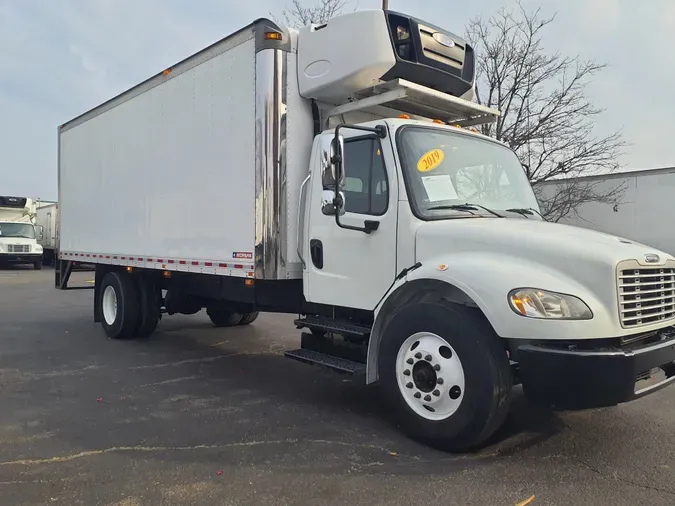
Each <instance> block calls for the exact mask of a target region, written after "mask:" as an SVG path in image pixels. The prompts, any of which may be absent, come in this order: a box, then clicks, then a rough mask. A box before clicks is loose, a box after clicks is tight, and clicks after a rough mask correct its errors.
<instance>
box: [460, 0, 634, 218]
mask: <svg viewBox="0 0 675 506" xmlns="http://www.w3.org/2000/svg"><path fill="white" fill-rule="evenodd" d="M554 20H555V16H552V17H548V18H544V17H542V16H541V13H540V9H537V10H535V11H534V12H527V11H526V10H525V9H524V7H523V6H522V4H521V3H520V2H518V6H517V8H516V9H507V8H502V9H501V10H499V11H498V13H497V14H496V15H494V16H492V17H490V18H488V19H484V18H482V17H476V18H473V19H471V20H470V21H469V24H468V26H467V29H466V31H467V38H468V40H469V41H470V42H471V43H472V44H473V47H474V48H475V50H476V72H477V86H476V92H477V100H478V102H480V103H481V104H483V105H487V106H489V107H494V108H496V109H499V110H500V111H501V115H500V117H499V118H498V120H497V122H496V123H493V124H489V125H484V126H483V127H482V129H483V133H485V134H487V135H490V136H493V137H496V138H497V139H499V140H502V141H504V142H506V143H507V144H508V145H509V146H510V147H511V148H512V149H514V150H515V152H516V153H517V155H518V157H519V158H520V160H521V162H522V163H523V166H524V170H525V172H526V174H527V177H528V178H529V179H530V181H531V182H532V184H533V187H534V189H535V192H536V193H537V197H538V199H539V200H540V203H541V207H542V211H543V213H544V214H545V215H546V217H547V219H549V220H552V221H558V220H559V219H561V218H562V217H564V216H565V215H568V214H570V213H574V212H575V210H576V209H577V208H578V206H580V205H581V204H584V203H586V202H606V203H608V204H615V203H617V202H618V201H619V199H620V198H621V197H622V195H623V190H622V188H615V189H611V190H609V191H608V190H606V189H602V188H601V187H600V186H599V185H597V184H593V183H589V182H586V181H585V180H583V179H582V180H579V181H574V180H573V181H569V182H567V183H565V184H564V185H562V186H561V187H559V191H558V192H557V193H555V194H553V195H543V193H542V192H541V191H540V188H538V187H537V186H538V183H541V182H543V181H550V180H553V179H557V178H560V177H565V178H576V177H578V176H582V175H590V174H593V173H606V172H613V171H616V170H617V169H618V168H619V166H620V165H619V163H618V158H619V156H620V155H621V153H622V149H623V148H624V146H625V143H624V141H623V139H622V135H621V131H617V132H615V133H612V134H610V135H607V136H597V135H596V134H595V132H594V118H595V117H597V115H598V114H600V113H601V112H602V109H600V108H598V107H596V106H595V105H594V104H593V103H592V102H591V101H590V100H589V99H588V97H587V96H586V86H587V85H588V83H589V81H590V79H591V78H592V77H593V76H594V75H596V74H597V73H598V72H600V71H601V70H602V69H604V67H605V65H603V64H600V63H596V62H594V61H583V60H581V59H580V58H579V57H574V58H571V57H566V56H563V55H561V54H560V53H558V52H554V53H548V52H547V51H546V50H545V49H544V46H543V44H542V32H543V31H544V29H545V28H546V27H547V26H548V25H549V24H551V23H552V22H553V21H554ZM547 193H548V192H547Z"/></svg>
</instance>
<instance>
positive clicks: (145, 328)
mask: <svg viewBox="0 0 675 506" xmlns="http://www.w3.org/2000/svg"><path fill="white" fill-rule="evenodd" d="M97 303H98V308H99V315H100V317H101V324H102V325H103V329H104V330H105V333H106V334H107V335H108V337H110V338H111V339H128V338H133V337H136V338H139V337H140V338H144V337H148V336H150V335H151V334H152V333H153V332H154V331H155V329H156V328H157V324H158V323H159V320H160V317H161V305H162V302H161V291H160V289H159V287H158V286H157V285H156V284H155V283H154V282H153V280H152V279H151V278H148V277H144V276H131V275H128V274H126V273H124V272H117V271H113V272H109V273H107V274H106V275H105V276H104V277H103V280H102V282H101V286H100V289H99V296H98V302H97ZM207 314H208V315H209V318H210V319H211V321H212V322H213V324H214V325H215V326H216V327H232V326H235V325H250V324H251V323H253V322H254V321H255V320H256V319H257V318H258V312H252V313H243V314H242V313H237V312H234V311H232V310H230V309H228V308H226V307H222V306H213V307H209V308H208V309H207Z"/></svg>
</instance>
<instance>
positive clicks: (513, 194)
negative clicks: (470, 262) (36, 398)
mask: <svg viewBox="0 0 675 506" xmlns="http://www.w3.org/2000/svg"><path fill="white" fill-rule="evenodd" d="M398 149H399V154H400V157H401V162H402V165H403V171H404V177H405V180H406V184H407V185H408V198H409V199H410V204H411V206H412V209H413V212H414V213H415V214H416V215H417V216H418V217H419V218H421V219H424V220H436V219H444V218H460V217H468V216H473V217H476V216H491V217H494V216H495V214H494V213H493V212H496V213H499V214H500V215H503V216H508V217H516V216H518V217H520V218H523V217H524V214H526V213H523V210H528V209H534V210H535V211H537V212H538V211H539V205H538V203H537V199H536V197H535V196H534V192H533V191H532V187H531V186H530V183H529V181H528V180H527V177H526V176H525V172H524V171H523V167H522V165H521V164H520V161H519V160H518V157H517V156H516V155H515V153H514V152H513V151H511V150H510V149H509V148H507V147H505V146H502V145H500V144H498V143H497V142H493V141H490V140H487V139H483V138H480V137H478V136H473V134H472V135H468V134H466V133H461V132H453V131H450V130H445V129H439V128H429V127H416V126H408V127H403V128H402V129H401V130H400V133H399V135H398ZM464 204H469V206H466V205H464ZM490 211H493V212H490ZM514 211H520V213H517V212H514ZM528 217H530V218H534V219H538V214H537V213H529V214H528Z"/></svg>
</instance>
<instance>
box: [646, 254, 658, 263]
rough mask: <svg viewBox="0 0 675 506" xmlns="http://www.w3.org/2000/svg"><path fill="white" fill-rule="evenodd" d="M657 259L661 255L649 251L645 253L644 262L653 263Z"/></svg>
mask: <svg viewBox="0 0 675 506" xmlns="http://www.w3.org/2000/svg"><path fill="white" fill-rule="evenodd" d="M659 260H661V257H659V256H658V255H657V254H655V253H649V254H647V255H645V262H647V263H648V264H655V263H656V262H658V261H659Z"/></svg>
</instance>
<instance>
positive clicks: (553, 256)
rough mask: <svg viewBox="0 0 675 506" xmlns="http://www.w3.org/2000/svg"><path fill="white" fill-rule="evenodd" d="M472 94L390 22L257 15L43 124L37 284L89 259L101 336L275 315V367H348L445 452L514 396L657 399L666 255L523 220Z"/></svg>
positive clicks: (588, 403)
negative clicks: (47, 179) (286, 345)
mask: <svg viewBox="0 0 675 506" xmlns="http://www.w3.org/2000/svg"><path fill="white" fill-rule="evenodd" d="M474 82H475V62H474V53H473V49H472V48H471V46H470V44H468V43H467V42H466V41H464V40H462V39H460V38H459V37H457V36H456V35H454V34H452V33H450V32H448V31H446V30H443V29H442V28H438V27H436V26H434V25H432V24H431V23H427V22H424V21H420V20H418V19H415V18H413V17H410V16H406V15H403V14H399V13H394V12H389V11H370V10H365V11H357V12H354V13H351V14H346V15H343V16H338V17H335V18H333V19H331V20H330V21H329V22H328V23H325V24H321V25H312V26H308V27H305V28H302V29H300V30H294V29H289V28H286V27H283V26H279V25H277V24H275V23H273V22H272V21H269V20H266V19H260V20H257V21H255V22H254V23H252V24H251V25H249V26H247V27H245V28H243V29H241V30H240V31H238V32H236V33H234V34H233V35H230V36H229V37H227V38H225V39H223V40H221V41H219V42H217V43H215V44H214V45H212V46H210V47H208V48H206V49H204V50H203V51H201V52H199V53H197V54H195V55H193V56H191V57H189V58H187V59H186V60H184V61H182V62H180V63H178V64H176V65H175V66H173V67H171V68H167V69H165V70H164V71H163V72H160V73H159V74H157V75H155V76H154V77H152V78H150V79H148V80H147V81H145V82H143V83H140V84H139V85H137V86H135V87H134V88H131V89H130V90H128V91H126V92H124V93H122V94H121V95H119V96H117V97H115V98H113V99H111V100H110V101H108V102H106V103H104V104H102V105H100V106H99V107H97V108H95V109H93V110H91V111H89V112H86V113H85V114H83V115H81V116H79V117H77V118H75V119H73V120H72V121H70V122H68V123H66V124H64V125H62V126H61V127H60V128H59V135H58V146H59V150H58V167H59V206H60V209H59V211H60V212H59V221H60V225H59V230H60V234H59V241H60V244H59V252H60V256H59V258H60V261H59V267H58V269H57V272H56V285H57V287H59V288H66V287H67V284H68V277H69V273H70V270H71V266H72V262H78V261H85V262H93V263H95V264H96V273H95V289H94V297H93V299H94V304H93V307H94V320H95V321H96V322H100V323H101V325H102V327H103V329H104V330H105V333H106V334H107V335H108V336H109V337H110V338H127V337H145V336H148V335H149V334H151V333H152V332H153V331H154V329H155V327H156V326H157V322H158V320H159V319H160V316H161V315H163V314H169V315H170V314H174V313H187V314H192V313H195V312H197V311H200V310H202V309H203V308H206V311H207V313H208V316H209V317H210V318H211V320H212V321H213V323H214V324H215V325H217V326H231V325H239V324H250V323H252V322H253V321H254V320H255V319H256V317H257V315H258V313H259V312H261V311H263V312H265V311H267V312H281V313H290V314H298V315H299V317H298V319H297V320H296V321H295V323H296V325H297V327H298V328H300V329H305V330H306V332H304V333H303V334H302V337H301V348H300V349H298V350H291V351H288V352H287V356H289V357H290V358H294V359H298V360H301V361H304V362H308V363H312V364H320V365H323V366H326V367H329V368H332V369H335V370H338V371H342V372H346V373H353V374H364V375H365V382H367V383H374V382H377V383H378V384H379V385H380V387H381V389H382V392H383V399H384V401H385V403H386V404H387V406H388V407H387V412H388V413H390V414H391V416H392V418H393V419H394V420H396V422H397V423H398V424H399V426H401V427H402V428H403V429H404V430H405V432H406V433H407V434H409V435H410V436H412V437H414V438H416V439H418V440H420V441H423V442H425V443H427V444H430V445H433V446H435V447H438V448H443V449H447V450H454V451H458V450H464V449H468V448H472V447H475V446H477V445H480V444H481V443H483V442H484V441H485V440H486V439H487V438H488V437H489V436H490V435H491V434H492V433H493V432H494V431H495V430H496V429H497V428H498V427H499V426H500V425H501V424H502V422H503V420H504V419H505V417H506V414H507V412H508V410H509V403H510V399H511V392H512V388H513V385H514V384H516V383H522V385H523V388H524V391H525V393H526V395H527V396H528V397H529V398H530V399H532V400H533V401H536V402H543V403H546V404H548V405H554V406H557V407H559V408H565V409H577V408H585V407H596V406H607V405H614V404H617V403H620V402H624V401H628V400H631V399H634V398H636V397H639V396H642V395H644V394H646V393H648V392H652V391H655V390H657V389H658V388H659V387H663V386H666V385H668V384H671V383H673V381H675V370H674V364H673V362H674V361H675V332H674V331H673V324H674V323H675V303H674V302H673V301H674V300H675V299H674V297H675V285H674V284H673V283H675V259H674V258H673V257H672V256H671V255H668V254H666V253H663V252H661V251H658V250H656V249H653V248H651V247H647V246H642V245H638V244H633V243H631V242H629V241H623V240H620V239H619V238H617V237H615V236H612V235H606V234H600V233H596V232H592V231H589V230H584V229H582V228H577V227H569V226H563V225H557V224H552V223H546V222H544V221H542V220H541V219H540V218H539V216H538V215H537V212H538V207H537V201H536V198H535V196H534V193H533V191H532V188H531V186H530V184H529V182H528V180H527V178H526V177H525V174H524V171H523V169H522V166H521V164H520V163H519V161H518V158H517V157H516V155H515V154H514V153H513V151H511V150H510V149H508V148H507V147H506V146H505V145H503V144H502V143H500V142H497V141H495V140H493V139H491V138H488V137H484V136H482V135H480V134H478V133H477V131H474V129H472V128H471V126H472V125H477V124H481V123H484V122H489V121H494V120H495V118H496V117H497V116H498V114H499V112H498V111H495V110H492V109H488V108H486V107H483V106H481V105H478V104H476V103H473V102H472V101H471V98H472V96H473V90H474ZM651 287H654V288H653V289H652V288H651ZM643 288H649V289H647V290H643ZM647 293H648V294H649V296H648V297H645V298H643V299H642V302H639V299H640V297H641V296H642V295H643V294H647ZM652 376H653V378H652V379H651V380H647V378H650V377H652ZM280 381H283V379H281V378H280ZM646 384H648V385H647V386H645V385H646Z"/></svg>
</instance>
